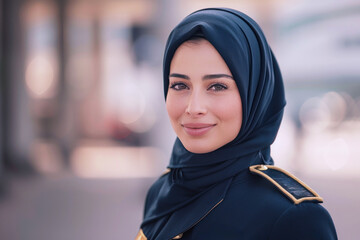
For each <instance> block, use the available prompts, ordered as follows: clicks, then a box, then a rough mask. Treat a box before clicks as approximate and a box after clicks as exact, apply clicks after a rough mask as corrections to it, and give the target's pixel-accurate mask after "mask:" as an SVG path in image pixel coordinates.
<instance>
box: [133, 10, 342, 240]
mask: <svg viewBox="0 0 360 240" xmlns="http://www.w3.org/2000/svg"><path fill="white" fill-rule="evenodd" d="M163 68H164V69H163V70H164V93H165V98H166V107H167V111H168V114H169V118H170V121H171V124H172V127H173V128H174V130H175V132H176V134H177V136H178V138H177V139H176V142H175V145H174V148H173V152H172V155H171V159H170V164H169V166H168V168H169V171H168V172H167V173H165V174H164V175H162V176H161V177H160V178H159V179H158V180H157V181H156V182H155V183H154V184H153V186H152V187H151V188H150V190H149V192H148V195H147V198H146V203H145V214H144V220H143V223H142V224H141V229H140V231H139V234H138V236H137V238H136V239H149V240H153V239H157V240H165V239H166V240H167V239H200V240H202V239H229V240H231V239H256V240H261V239H277V240H279V239H306V240H309V239H316V240H319V239H327V240H329V239H337V237H336V231H335V227H334V224H333V222H332V220H331V217H330V215H329V214H328V212H327V211H326V210H325V209H324V208H323V207H322V206H321V205H319V203H320V202H322V199H321V198H320V197H319V196H318V195H317V194H316V193H315V192H314V191H313V190H311V189H310V188H309V187H307V186H306V185H305V184H303V183H302V182H300V181H299V180H298V179H296V178H295V177H293V176H292V175H290V174H288V173H287V172H285V171H284V170H281V169H279V168H276V167H274V166H272V165H273V160H272V158H271V156H270V145H271V144H272V143H273V141H274V139H275V137H276V134H277V131H278V128H279V126H280V122H281V119H282V115H283V108H284V106H285V96H284V88H283V82H282V78H281V74H280V70H279V67H278V64H277V62H276V59H275V57H274V55H273V54H272V51H271V49H270V47H269V46H268V44H267V42H266V40H265V37H264V35H263V33H262V31H261V29H260V27H259V26H258V25H257V24H256V23H255V22H254V21H253V20H252V19H251V18H249V17H248V16H246V15H245V14H243V13H241V12H238V11H236V10H232V9H224V8H209V9H203V10H199V11H196V12H194V13H192V14H190V15H189V16H187V17H186V18H185V19H184V20H183V21H182V22H181V23H180V24H179V25H177V26H176V27H175V29H174V30H173V31H172V32H171V34H170V36H169V38H168V42H167V44H166V49H165V55H164V65H163Z"/></svg>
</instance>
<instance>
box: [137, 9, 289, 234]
mask: <svg viewBox="0 0 360 240" xmlns="http://www.w3.org/2000/svg"><path fill="white" fill-rule="evenodd" d="M199 33H200V34H201V35H203V36H204V38H205V39H206V40H208V41H209V42H210V43H211V44H212V45H213V46H214V47H215V49H216V50H217V51H218V52H219V53H220V55H221V56H222V58H223V59H224V61H225V63H226V64H227V66H228V67H229V69H230V71H231V73H232V75H233V78H234V80H235V82H236V85H237V87H238V90H239V93H240V97H241V101H242V109H243V110H242V111H243V120H242V126H241V129H240V131H239V133H238V135H237V137H236V138H235V139H234V140H233V141H231V142H230V143H228V144H226V145H224V146H222V147H220V148H219V149H217V150H215V151H213V152H209V153H203V154H195V153H191V152H189V151H188V150H186V149H185V147H184V146H183V144H182V143H181V141H180V140H179V139H178V138H177V139H176V141H175V144H174V147H173V152H172V155H171V158H170V164H169V165H168V168H170V170H171V171H170V173H169V174H167V175H164V176H162V177H161V178H160V179H159V180H158V181H157V182H156V183H155V184H154V185H153V187H152V188H153V191H155V193H151V192H152V190H150V192H149V194H150V196H148V198H147V201H146V204H145V213H144V221H143V223H142V225H141V228H142V230H143V232H144V234H145V235H146V236H147V238H148V239H149V240H150V239H171V238H172V237H174V236H176V235H177V234H179V233H182V232H184V231H186V230H188V229H189V228H191V227H192V226H193V225H194V224H196V223H197V222H198V221H200V219H202V218H203V217H204V216H205V215H206V214H207V213H208V212H209V211H210V210H211V209H212V208H213V207H214V206H215V205H217V204H219V202H221V201H223V200H224V199H225V198H226V192H227V190H228V188H229V186H230V185H231V181H232V179H233V178H234V177H235V176H239V175H241V174H243V173H245V172H247V171H248V167H249V166H251V165H253V164H273V160H272V158H271V156H270V145H271V144H272V143H273V141H274V140H275V137H276V134H277V132H278V129H279V126H280V122H281V119H282V116H283V109H284V106H285V94H284V86H283V81H282V77H281V73H280V69H279V66H278V64H277V61H276V59H275V57H274V55H273V53H272V51H271V49H270V47H269V45H268V43H267V41H266V39H265V37H264V35H263V33H262V31H261V29H260V27H259V26H258V25H257V23H256V22H255V21H254V20H252V19H251V18H250V17H248V16H247V15H245V14H244V13H241V12H239V11H236V10H233V9H227V8H207V9H202V10H198V11H196V12H194V13H192V14H190V15H189V16H187V17H186V18H185V19H183V20H182V21H181V22H180V23H179V24H178V25H177V26H176V27H175V28H174V29H173V31H172V32H171V33H170V36H169V38H168V41H167V43H166V47H165V54H164V62H163V74H164V75H163V80H164V94H165V99H166V96H167V92H168V88H169V71H170V63H171V60H172V58H173V56H174V53H175V51H176V49H177V48H178V47H179V46H180V45H181V44H182V43H184V42H185V41H187V40H188V39H190V38H191V37H192V36H194V35H195V34H199Z"/></svg>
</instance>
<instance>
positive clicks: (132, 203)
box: [0, 175, 360, 240]
mask: <svg viewBox="0 0 360 240" xmlns="http://www.w3.org/2000/svg"><path fill="white" fill-rule="evenodd" d="M300 178H301V179H302V180H304V181H305V182H306V183H307V184H308V185H310V186H311V187H313V188H314V189H315V190H316V191H317V192H318V193H319V194H320V195H321V196H322V197H323V198H324V199H325V203H324V206H325V207H326V208H327V209H328V211H329V212H330V213H331V215H332V217H333V220H334V222H335V225H336V228H337V231H338V237H339V239H342V240H355V239H357V237H356V236H357V235H358V227H359V220H356V219H358V217H357V216H360V207H359V204H358V203H359V202H360V192H359V191H354V189H358V187H357V186H359V184H360V180H359V179H358V180H357V181H354V179H351V180H344V179H342V180H340V179H324V178H321V179H319V178H317V179H315V178H306V177H300ZM153 181H154V179H153V178H138V179H117V180H114V179H106V180H104V179H103V180H101V179H91V180H89V179H87V180H84V179H80V178H77V177H74V176H71V175H62V176H57V177H52V178H44V177H30V176H29V177H24V176H22V177H12V178H11V179H9V184H8V189H7V191H8V193H7V195H6V197H5V198H0V234H1V239H6V240H49V239H51V240H77V239H87V240H99V239H101V240H115V239H118V240H120V239H121V240H128V239H129V240H130V239H134V237H135V236H136V233H137V231H138V228H139V224H140V222H141V218H142V210H143V202H144V198H145V194H146V191H147V189H148V187H149V186H150V185H151V183H152V182H153Z"/></svg>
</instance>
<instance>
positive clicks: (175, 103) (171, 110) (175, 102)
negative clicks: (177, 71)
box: [166, 94, 185, 122]
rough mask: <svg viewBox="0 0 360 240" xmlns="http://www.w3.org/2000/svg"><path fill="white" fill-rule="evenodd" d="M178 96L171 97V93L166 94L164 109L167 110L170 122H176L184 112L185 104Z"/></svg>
mask: <svg viewBox="0 0 360 240" xmlns="http://www.w3.org/2000/svg"><path fill="white" fill-rule="evenodd" d="M182 102H183V101H180V100H179V99H178V98H175V97H173V96H172V95H171V94H168V96H167V99H166V110H167V112H168V115H169V118H170V121H171V122H177V120H178V119H179V118H180V117H181V115H182V113H183V112H184V109H185V106H183V105H184V104H183V103H182Z"/></svg>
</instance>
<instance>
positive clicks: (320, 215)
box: [270, 202, 337, 240]
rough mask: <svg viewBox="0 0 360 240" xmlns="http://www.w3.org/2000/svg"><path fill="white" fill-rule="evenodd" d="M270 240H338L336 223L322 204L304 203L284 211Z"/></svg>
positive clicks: (274, 227) (271, 233)
mask: <svg viewBox="0 0 360 240" xmlns="http://www.w3.org/2000/svg"><path fill="white" fill-rule="evenodd" d="M270 239H277V240H282V239H308V240H315V239H316V240H322V239H323V240H335V239H337V236H336V230H335V226H334V223H333V221H332V219H331V217H330V215H329V213H328V212H327V210H326V209H325V208H323V207H322V206H321V205H320V204H316V203H311V202H304V203H301V204H298V205H293V206H291V207H289V208H288V209H287V210H286V211H284V212H283V213H282V214H281V216H280V217H279V218H278V219H277V221H276V222H275V224H274V226H273V228H272V231H271V232H270Z"/></svg>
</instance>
